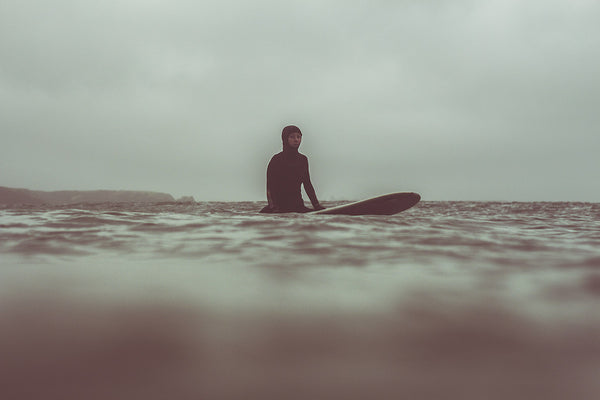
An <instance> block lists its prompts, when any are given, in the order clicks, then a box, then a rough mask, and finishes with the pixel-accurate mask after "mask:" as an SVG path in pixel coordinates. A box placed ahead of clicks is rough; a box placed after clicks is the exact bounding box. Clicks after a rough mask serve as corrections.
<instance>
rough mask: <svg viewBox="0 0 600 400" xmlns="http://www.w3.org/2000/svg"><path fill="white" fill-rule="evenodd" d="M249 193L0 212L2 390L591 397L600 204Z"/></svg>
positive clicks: (152, 395)
mask: <svg viewBox="0 0 600 400" xmlns="http://www.w3.org/2000/svg"><path fill="white" fill-rule="evenodd" d="M336 204H338V203H335V202H331V203H327V202H325V203H324V205H325V206H333V205H336ZM263 205H264V204H263V203H258V202H234V203H232V202H206V203H202V202H201V203H188V204H183V203H160V204H150V205H149V204H72V205H68V206H21V207H5V208H3V209H0V266H1V268H0V324H1V326H2V329H1V330H0V396H1V397H2V398H5V399H34V398H44V399H46V400H48V399H62V400H65V399H67V400H68V399H86V400H89V399H131V400H137V399H166V398H169V399H250V400H253V399H407V398H410V399H442V398H443V399H450V400H452V399H457V400H458V399H482V400H494V399H511V400H515V399H528V400H532V399H545V400H552V399H578V400H586V399H590V400H591V399H598V398H600V311H599V309H600V307H599V306H600V204H598V203H569V202H562V203H553V202H529V203H527V202H524V203H521V202H514V203H509V202H432V201H423V202H421V203H419V204H418V205H417V206H415V207H414V208H412V209H410V210H407V211H404V212H402V213H400V214H397V215H394V216H329V215H310V214H286V215H264V214H258V213H257V212H258V210H259V209H260V208H261V207H262V206H263Z"/></svg>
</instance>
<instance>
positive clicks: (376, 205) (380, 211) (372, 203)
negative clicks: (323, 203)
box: [310, 192, 421, 215]
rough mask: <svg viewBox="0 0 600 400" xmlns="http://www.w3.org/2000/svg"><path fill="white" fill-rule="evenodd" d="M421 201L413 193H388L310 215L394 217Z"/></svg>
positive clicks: (419, 197)
mask: <svg viewBox="0 0 600 400" xmlns="http://www.w3.org/2000/svg"><path fill="white" fill-rule="evenodd" d="M419 201H421V196H420V195H419V194H418V193H414V192H398V193H389V194H384V195H381V196H377V197H372V198H370V199H365V200H360V201H355V202H353V203H348V204H342V205H339V206H335V207H331V208H326V209H324V210H318V211H313V212H311V213H310V214H326V215H327V214H329V215H394V214H397V213H399V212H402V211H405V210H408V209H409V208H411V207H413V206H414V205H415V204H417V203H418V202H419Z"/></svg>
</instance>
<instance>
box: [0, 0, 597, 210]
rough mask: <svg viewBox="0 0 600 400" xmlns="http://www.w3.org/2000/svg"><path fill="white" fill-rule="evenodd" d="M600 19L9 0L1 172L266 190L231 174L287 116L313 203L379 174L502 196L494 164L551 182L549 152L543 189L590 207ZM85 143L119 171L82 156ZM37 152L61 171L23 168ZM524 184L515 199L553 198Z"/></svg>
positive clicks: (502, 11) (494, 5)
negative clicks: (554, 188)
mask: <svg viewBox="0 0 600 400" xmlns="http://www.w3.org/2000/svg"><path fill="white" fill-rule="evenodd" d="M599 13H600V6H598V5H597V4H596V3H595V2H590V1H583V0H580V1H574V2H570V3H568V4H566V3H565V2H561V1H550V2H541V1H534V2H526V3H523V2H516V1H510V2H507V1H490V2H485V3H481V2H474V1H464V2H458V3H452V4H449V3H448V4H439V3H438V2H411V1H403V2H387V1H377V2H369V3H367V2H364V3H353V4H347V3H344V2H339V1H327V2H322V1H319V2H317V1H308V2H286V3H280V2H275V1H270V0H269V1H260V2H258V3H256V2H255V3H252V4H250V3H247V2H241V1H234V2H226V3H223V2H216V1H206V2H204V1H203V2H201V3H197V2H192V1H177V2H170V3H164V2H160V1H151V2H139V1H134V0H128V1H118V2H117V1H113V2H102V3H93V2H75V1H71V0H61V1H57V2H53V3H52V4H49V3H46V2H41V1H34V0H25V1H20V2H17V1H6V2H4V3H3V6H2V13H1V16H0V55H1V59H2V62H1V64H0V88H1V89H2V91H1V93H2V94H1V95H0V104H1V105H2V111H0V113H1V114H0V117H1V120H0V121H1V122H0V123H1V124H2V125H1V126H0V129H1V131H2V132H3V133H2V135H3V139H4V140H5V143H6V144H7V145H6V146H4V149H5V150H1V151H2V153H1V154H0V155H2V156H3V158H5V161H4V162H3V164H2V166H3V167H4V169H3V170H4V171H12V172H5V173H4V174H3V175H4V176H3V179H4V180H5V181H4V182H3V183H4V184H6V185H17V186H28V187H31V188H33V189H53V188H55V187H58V186H60V187H65V186H69V187H68V188H72V189H77V188H79V187H83V186H86V187H89V188H98V186H99V185H107V184H110V185H111V187H108V188H109V189H110V188H134V186H136V184H137V183H138V182H139V183H140V184H143V185H147V184H150V185H151V186H152V187H144V188H140V189H153V190H161V191H173V192H175V193H176V194H193V195H195V196H196V197H197V198H198V199H208V197H210V196H212V195H215V196H217V197H219V198H220V199H231V200H234V199H251V198H261V197H262V196H263V183H264V182H260V179H258V178H256V180H254V179H253V178H251V179H249V177H250V175H244V172H245V171H242V170H243V169H246V171H247V173H248V174H252V176H254V173H255V172H254V170H252V172H250V169H251V168H252V169H255V168H256V169H260V171H257V172H256V173H257V176H258V175H263V174H264V171H262V169H263V168H264V165H263V164H266V161H268V158H269V157H270V155H272V154H273V152H276V151H278V148H279V138H278V137H279V131H280V129H281V127H282V126H284V125H286V124H287V123H297V124H299V125H301V127H302V128H303V131H305V132H306V133H308V135H307V136H306V139H307V140H306V141H305V143H304V144H303V149H304V151H306V152H307V153H308V155H309V156H311V160H312V159H313V158H314V159H315V161H317V162H316V164H319V165H320V166H321V167H320V168H319V169H316V168H313V175H314V176H315V178H317V179H319V178H318V177H319V176H322V177H325V178H324V179H320V188H319V187H317V192H318V193H323V195H324V196H326V197H356V196H360V195H363V194H366V193H365V192H366V191H367V190H365V189H361V188H360V187H359V186H360V185H363V183H361V182H364V181H369V180H370V181H373V180H374V179H376V180H377V181H379V182H381V185H379V186H378V187H380V188H381V187H388V188H389V190H386V191H393V190H397V189H400V190H402V189H404V190H415V189H414V187H415V186H418V187H419V188H420V189H419V190H423V191H425V192H427V193H429V194H430V196H431V197H432V198H438V199H452V198H455V197H456V196H460V197H461V198H463V197H462V196H461V193H469V196H470V197H471V198H472V199H485V198H489V197H490V196H491V197H496V196H498V193H497V191H496V189H495V187H494V185H493V184H492V183H491V182H490V180H489V179H488V176H489V175H490V174H492V175H496V176H499V177H500V178H501V179H503V180H504V181H506V182H510V181H513V182H514V181H516V180H518V178H519V174H521V175H522V176H523V177H527V176H530V177H531V179H534V180H539V179H543V178H546V179H550V178H554V177H555V174H552V175H551V176H550V174H546V175H544V174H545V173H544V172H543V170H544V168H541V169H542V172H541V173H539V174H531V175H529V172H528V171H529V170H530V169H532V168H533V169H535V168H537V167H538V166H539V165H543V166H546V167H551V166H552V165H555V164H556V163H555V157H561V158H564V159H566V160H567V161H568V162H565V163H563V165H564V170H563V175H564V178H562V179H561V180H560V182H558V183H557V184H558V185H560V184H562V185H566V184H567V183H569V182H570V183H573V181H574V180H575V181H576V182H577V184H576V185H574V189H573V191H571V193H573V194H576V193H577V192H578V191H580V192H581V195H580V196H579V195H577V196H575V197H577V199H587V200H595V199H596V200H597V199H600V193H598V192H593V191H592V192H588V189H587V188H588V186H589V185H590V183H591V182H592V180H593V179H595V176H594V175H593V172H591V170H593V168H591V169H590V168H589V165H588V163H586V162H583V161H581V160H583V159H590V158H591V157H593V154H592V153H593V152H592V150H591V149H592V148H594V147H596V148H597V146H598V145H599V144H600V143H599V139H598V138H597V135H595V133H594V132H595V130H594V127H595V126H597V124H598V122H600V121H598V117H597V116H596V112H595V110H596V108H597V107H596V106H597V104H598V103H599V100H600V99H599V98H600V95H599V93H600V87H599V86H600V84H599V83H598V81H597V79H596V77H595V76H596V71H597V70H598V67H600V65H599V64H600V56H598V54H597V52H594V51H593V49H594V48H596V47H597V46H598V44H599V43H598V38H599V37H600V35H599V34H600V32H599V29H600V28H598V27H597V24H596V23H595V21H596V19H597V18H596V17H597V16H598V15H599ZM313 140H314V141H313ZM32 142H34V143H35V142H43V143H46V144H47V146H46V147H45V148H44V150H41V149H38V150H36V149H32V146H31V145H30V143H32ZM81 149H92V152H94V151H95V152H96V155H95V156H93V157H92V158H94V157H95V158H96V159H98V160H99V161H98V162H97V164H109V163H110V164H112V166H114V169H111V168H108V169H105V170H103V169H102V168H98V167H93V166H92V165H91V164H86V163H81V162H80V160H78V159H77V157H74V156H73V154H82V150H81ZM309 150H310V152H309ZM48 152H50V153H52V154H53V156H52V157H51V156H50V155H49V154H48ZM42 153H43V154H42ZM44 154H45V155H44ZM6 157H8V159H6ZM51 159H55V161H52V164H53V165H55V166H57V168H58V169H59V170H60V171H61V172H60V175H57V176H55V177H54V178H52V179H47V178H43V179H41V178H35V177H36V176H38V177H41V176H42V175H44V168H45V166H46V165H47V163H48V162H50V160H51ZM257 159H258V160H257ZM19 160H21V161H19ZM38 160H41V161H38ZM60 160H63V161H60ZM491 160H497V161H494V163H495V166H494V164H493V163H492V162H491ZM21 162H22V163H23V164H24V165H27V166H28V168H27V170H25V169H24V168H23V167H20V166H19V165H20V164H21ZM507 164H518V165H522V168H520V170H519V171H513V172H510V171H509V172H507V171H506V168H505V167H504V166H505V165H507ZM61 165H62V166H61ZM86 165H88V166H87V167H86ZM192 169H193V170H196V171H198V176H202V180H201V182H199V181H198V179H195V178H194V174H193V173H190V172H188V171H190V170H192ZM232 169H233V170H237V171H238V172H237V174H236V173H230V172H227V171H229V170H232ZM69 170H73V171H75V170H77V171H80V172H81V174H80V175H79V176H77V177H76V176H75V175H72V173H71V172H69ZM114 170H122V171H130V172H131V173H130V174H124V175H123V176H115V174H114ZM164 171H170V172H169V173H165V172H164ZM205 171H215V173H214V174H213V176H212V177H211V176H210V174H206V173H204V172H205ZM405 171H413V172H412V173H411V174H410V175H411V176H412V179H409V178H408V177H406V172H405ZM419 171H420V172H419ZM465 171H466V172H465ZM480 171H482V172H480ZM341 173H343V174H344V176H343V177H340V174H341ZM465 173H467V174H468V179H467V178H466V177H465V176H464V174H465ZM82 176H85V177H87V179H83V178H82ZM174 176H175V177H177V178H176V179H174V178H173V177H174ZM398 176H403V179H406V181H405V182H406V186H402V187H397V186H395V185H396V183H395V182H397V181H398ZM341 178H343V180H344V181H345V182H346V183H341V182H340V179H341ZM531 179H528V178H523V179H522V180H523V181H527V180H531ZM249 180H252V182H253V184H252V185H246V183H247V182H249ZM440 180H444V181H448V182H454V184H452V183H450V185H451V186H452V185H454V186H455V187H456V191H455V192H448V191H447V189H444V190H440V188H439V186H438V185H439V183H438V182H439V181H440ZM44 182H45V183H44ZM111 182H112V183H111ZM259 183H260V185H258V186H260V188H257V189H254V186H255V185H257V184H259ZM40 186H43V187H40ZM207 187H210V190H209V192H210V193H211V195H209V194H208V193H207V192H205V191H204V190H203V189H202V188H207ZM330 187H332V188H333V187H335V189H334V190H329V188H330ZM472 187H476V189H472ZM231 188H233V189H231ZM242 188H243V189H242ZM520 191H521V193H523V195H521V194H520ZM526 192H527V188H526V187H525V186H524V184H519V185H517V187H516V188H515V192H513V194H511V196H514V197H513V199H534V198H535V199H558V197H560V194H557V193H554V192H549V191H548V190H547V188H546V189H540V190H539V191H533V192H531V193H528V194H527V195H525V194H524V193H526ZM219 193H220V194H219ZM374 194H376V193H374ZM206 196H208V197H206ZM229 196H232V197H229ZM557 196H558V197H557Z"/></svg>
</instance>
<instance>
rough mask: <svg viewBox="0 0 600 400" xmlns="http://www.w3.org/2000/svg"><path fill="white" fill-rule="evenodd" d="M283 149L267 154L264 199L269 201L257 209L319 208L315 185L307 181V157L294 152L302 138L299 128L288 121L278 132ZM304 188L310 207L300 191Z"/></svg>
mask: <svg viewBox="0 0 600 400" xmlns="http://www.w3.org/2000/svg"><path fill="white" fill-rule="evenodd" d="M281 140H282V142H283V151H282V152H281V153H277V154H275V155H274V156H273V158H271V161H270V162H269V166H268V167H267V201H268V202H269V205H267V206H266V207H265V208H263V209H262V210H261V211H260V212H261V213H285V212H309V211H314V210H322V209H324V208H325V207H323V206H322V205H321V204H320V203H319V200H318V199H317V195H316V193H315V188H314V187H313V185H312V183H311V181H310V175H309V173H308V158H307V157H306V156H305V155H304V154H300V153H299V152H298V148H299V147H300V142H301V141H302V132H301V131H300V128H298V127H297V126H294V125H289V126H286V127H285V128H283V131H282V132H281ZM301 185H304V190H305V191H306V194H308V198H309V199H310V202H311V203H312V206H313V207H314V210H312V209H310V208H308V207H305V206H304V201H303V200H302V194H301V192H300V186H301Z"/></svg>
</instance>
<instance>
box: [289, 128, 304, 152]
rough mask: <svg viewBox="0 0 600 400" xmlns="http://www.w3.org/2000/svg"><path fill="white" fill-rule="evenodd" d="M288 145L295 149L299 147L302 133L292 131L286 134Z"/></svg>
mask: <svg viewBox="0 0 600 400" xmlns="http://www.w3.org/2000/svg"><path fill="white" fill-rule="evenodd" d="M287 140H288V145H289V146H290V147H293V148H295V149H297V148H298V147H300V142H302V134H301V133H300V132H293V133H290V134H289V135H288V138H287Z"/></svg>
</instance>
